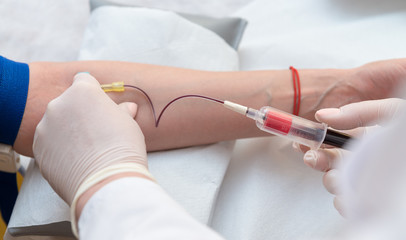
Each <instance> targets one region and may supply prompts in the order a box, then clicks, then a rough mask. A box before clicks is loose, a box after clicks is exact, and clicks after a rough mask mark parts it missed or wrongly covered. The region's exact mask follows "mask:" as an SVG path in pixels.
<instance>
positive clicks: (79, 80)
mask: <svg viewBox="0 0 406 240" xmlns="http://www.w3.org/2000/svg"><path fill="white" fill-rule="evenodd" d="M82 84H89V85H90V86H92V87H97V88H99V89H101V87H100V83H99V82H98V81H97V80H96V78H94V77H93V76H92V75H90V74H89V73H86V72H80V73H77V74H76V75H75V76H74V77H73V84H72V86H76V85H82Z"/></svg>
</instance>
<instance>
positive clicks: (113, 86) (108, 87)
mask: <svg viewBox="0 0 406 240" xmlns="http://www.w3.org/2000/svg"><path fill="white" fill-rule="evenodd" d="M100 86H101V88H102V89H103V91H104V92H124V82H113V83H110V84H101V85H100Z"/></svg>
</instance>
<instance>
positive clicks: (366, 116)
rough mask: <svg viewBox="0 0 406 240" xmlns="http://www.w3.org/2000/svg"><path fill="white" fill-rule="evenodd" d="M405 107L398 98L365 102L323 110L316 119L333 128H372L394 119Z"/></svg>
mask: <svg viewBox="0 0 406 240" xmlns="http://www.w3.org/2000/svg"><path fill="white" fill-rule="evenodd" d="M404 105H405V102H404V100H402V99H396V98H390V99H383V100H373V101H364V102H358V103H352V104H348V105H345V106H343V107H341V108H326V109H321V110H319V111H317V112H316V114H315V117H316V119H317V120H318V121H320V122H323V123H326V124H327V125H329V126H330V127H332V128H335V129H340V130H346V129H353V128H357V127H366V126H371V125H374V124H376V123H379V122H382V121H384V120H387V119H390V118H393V117H395V116H396V115H397V114H399V112H400V111H401V109H402V108H403V106H404Z"/></svg>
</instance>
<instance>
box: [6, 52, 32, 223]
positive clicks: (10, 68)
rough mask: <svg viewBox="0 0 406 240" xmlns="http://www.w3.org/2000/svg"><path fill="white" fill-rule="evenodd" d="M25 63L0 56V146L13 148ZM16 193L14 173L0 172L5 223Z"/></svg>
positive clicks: (26, 75) (20, 112)
mask: <svg viewBox="0 0 406 240" xmlns="http://www.w3.org/2000/svg"><path fill="white" fill-rule="evenodd" d="M29 77H30V72H29V68H28V64H25V63H18V62H14V61H11V60H8V59H7V58H4V57H2V56H0V143H4V144H7V145H14V142H15V140H16V138H17V134H18V130H19V129H20V125H21V121H22V119H23V115H24V110H25V104H26V102H27V95H28V85H29ZM17 194H18V190H17V180H16V174H14V173H4V172H0V210H1V215H2V217H3V220H4V221H5V222H6V223H8V221H9V220H10V216H11V212H12V211H13V208H14V203H15V201H16V198H17Z"/></svg>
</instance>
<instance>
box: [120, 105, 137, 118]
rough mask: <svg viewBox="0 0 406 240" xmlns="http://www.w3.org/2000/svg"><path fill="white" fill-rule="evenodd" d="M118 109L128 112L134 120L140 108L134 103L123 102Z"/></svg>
mask: <svg viewBox="0 0 406 240" xmlns="http://www.w3.org/2000/svg"><path fill="white" fill-rule="evenodd" d="M118 107H119V108H120V109H121V110H122V111H124V112H126V113H127V114H128V115H130V116H131V117H132V118H135V115H136V114H137V110H138V106H137V104H135V103H133V102H123V103H120V104H119V105H118Z"/></svg>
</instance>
